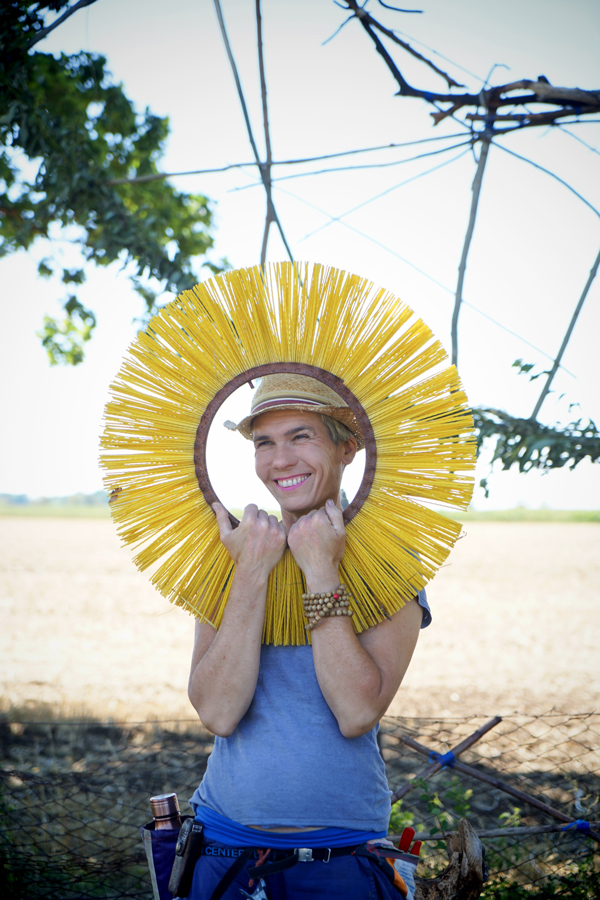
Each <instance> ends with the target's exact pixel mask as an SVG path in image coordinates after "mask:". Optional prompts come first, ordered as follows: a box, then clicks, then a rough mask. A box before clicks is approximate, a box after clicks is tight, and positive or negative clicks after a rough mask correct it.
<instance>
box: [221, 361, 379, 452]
mask: <svg viewBox="0 0 600 900" xmlns="http://www.w3.org/2000/svg"><path fill="white" fill-rule="evenodd" d="M279 409H295V410H303V411H305V412H313V413H319V414H320V415H324V416H330V417H331V418H332V419H337V420H338V421H339V422H342V423H343V424H344V425H346V427H347V428H349V429H350V431H351V432H352V434H353V435H354V437H355V438H356V440H357V443H358V449H359V450H362V448H363V447H364V440H363V436H362V434H361V430H360V427H359V424H358V422H357V421H356V417H355V415H354V413H353V412H352V410H351V409H350V407H349V406H348V404H347V403H346V402H345V401H344V400H342V398H341V397H340V396H339V395H338V394H336V392H335V391H334V390H332V389H331V388H330V387H329V386H328V385H326V384H323V383H322V382H321V381H318V380H317V379H316V378H309V376H308V375H294V374H289V373H287V372H282V373H278V374H276V375H265V376H264V377H263V378H262V379H261V382H260V384H259V386H258V387H257V389H256V390H255V392H254V395H253V397H252V405H251V406H250V415H248V416H246V417H245V418H244V419H242V421H241V422H238V424H237V425H236V424H235V422H231V421H227V422H225V423H224V424H225V427H226V428H229V429H230V430H231V431H239V432H240V434H243V435H244V437H245V438H247V439H248V440H249V441H251V440H252V422H253V421H254V419H256V418H257V416H260V415H262V413H266V412H273V411H274V410H279Z"/></svg>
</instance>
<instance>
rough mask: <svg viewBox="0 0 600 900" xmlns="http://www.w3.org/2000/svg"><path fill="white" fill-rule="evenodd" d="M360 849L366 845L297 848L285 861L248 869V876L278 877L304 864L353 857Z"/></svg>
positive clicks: (280, 860) (276, 861)
mask: <svg viewBox="0 0 600 900" xmlns="http://www.w3.org/2000/svg"><path fill="white" fill-rule="evenodd" d="M359 847H364V844H358V845H356V844H355V845H354V846H352V847H315V848H309V847H296V849H295V850H293V851H292V852H291V853H290V855H289V856H286V857H284V859H278V860H275V861H274V862H270V863H265V864H264V865H262V866H261V865H258V866H252V867H251V868H250V869H248V874H249V875H250V876H251V877H252V878H266V877H267V876H268V875H276V874H277V872H285V871H286V870H287V869H291V868H293V866H296V865H298V863H302V862H305V863H306V862H318V861H320V862H324V863H328V862H329V860H330V859H335V858H336V857H338V856H351V855H352V854H353V853H355V852H356V851H357V850H358V848H359Z"/></svg>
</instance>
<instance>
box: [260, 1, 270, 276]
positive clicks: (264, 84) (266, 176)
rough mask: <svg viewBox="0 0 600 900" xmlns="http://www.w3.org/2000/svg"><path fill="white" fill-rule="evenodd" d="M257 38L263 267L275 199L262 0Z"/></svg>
mask: <svg viewBox="0 0 600 900" xmlns="http://www.w3.org/2000/svg"><path fill="white" fill-rule="evenodd" d="M256 38H257V44H258V70H259V73H260V96H261V100H262V113H263V126H264V130H265V149H266V160H265V165H264V169H263V173H264V176H263V183H264V185H265V191H266V193H267V212H266V216H265V229H264V232H263V240H262V247H261V251H260V264H261V266H262V268H263V269H264V267H265V262H266V259H267V244H268V241H269V229H270V227H271V222H272V221H273V212H274V210H273V200H272V187H271V164H272V162H273V157H272V154H271V137H270V135H269V109H268V106H267V80H266V78H265V61H264V56H263V42H262V16H261V13H260V0H256Z"/></svg>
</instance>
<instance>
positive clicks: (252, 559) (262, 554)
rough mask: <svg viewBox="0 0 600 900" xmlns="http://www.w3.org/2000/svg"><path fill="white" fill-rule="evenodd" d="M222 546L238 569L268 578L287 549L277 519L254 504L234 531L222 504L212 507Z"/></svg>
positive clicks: (285, 537)
mask: <svg viewBox="0 0 600 900" xmlns="http://www.w3.org/2000/svg"><path fill="white" fill-rule="evenodd" d="M213 509H214V511H215V515H216V517H217V524H218V526H219V534H220V535H221V542H222V543H223V544H224V546H225V547H226V548H227V550H228V551H229V555H230V556H231V558H232V560H233V562H234V563H235V566H236V569H238V570H240V571H243V572H245V573H247V574H255V575H259V576H262V577H264V578H268V576H269V574H270V573H271V571H272V570H273V569H274V568H275V566H276V565H277V563H278V562H279V560H280V559H281V557H282V556H283V553H284V551H285V547H286V540H287V536H286V533H285V529H284V527H283V525H282V524H281V522H279V521H278V520H277V517H276V516H269V515H268V514H267V513H266V512H265V511H264V509H258V507H257V506H256V505H255V504H254V503H251V504H250V505H249V506H247V507H246V508H245V510H244V515H243V516H242V521H241V522H240V524H239V525H238V527H237V528H232V527H231V522H230V521H229V513H228V512H227V510H226V509H225V507H224V506H222V505H221V504H220V503H213Z"/></svg>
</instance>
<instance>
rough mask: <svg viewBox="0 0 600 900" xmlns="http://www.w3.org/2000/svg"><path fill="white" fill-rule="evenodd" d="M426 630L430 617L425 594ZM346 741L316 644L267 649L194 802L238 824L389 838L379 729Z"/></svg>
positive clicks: (387, 796)
mask: <svg viewBox="0 0 600 900" xmlns="http://www.w3.org/2000/svg"><path fill="white" fill-rule="evenodd" d="M418 599H419V604H420V605H421V606H422V607H423V626H422V627H425V626H426V625H428V624H429V622H430V620H431V615H430V612H429V607H428V604H427V600H426V598H425V592H424V591H422V592H421V593H420V594H419V598H418ZM378 727H379V726H377V727H375V728H373V729H372V730H371V731H369V732H368V733H367V734H364V735H362V736H361V737H356V738H345V737H344V736H343V735H342V733H341V732H340V729H339V726H338V723H337V721H336V719H335V717H334V715H333V713H332V712H331V710H330V709H329V707H328V706H327V703H326V702H325V698H324V697H323V694H322V693H321V689H320V688H319V683H318V681H317V676H316V673H315V667H314V663H313V655H312V647H310V646H308V645H307V646H305V647H275V646H273V645H272V644H269V645H263V647H262V650H261V657H260V671H259V676H258V683H257V686H256V692H255V694H254V699H253V700H252V703H251V704H250V707H249V709H248V712H247V713H246V715H245V716H244V717H243V719H242V720H241V722H240V723H239V725H238V727H237V728H236V730H235V731H234V732H233V734H232V735H231V736H230V737H227V738H220V737H216V738H215V744H214V749H213V752H212V754H211V755H210V757H209V760H208V766H207V769H206V773H205V775H204V778H203V780H202V783H201V784H200V787H199V788H198V789H197V791H196V792H195V793H194V796H193V797H192V799H191V801H190V802H191V803H192V805H193V806H195V807H208V808H209V809H213V810H214V811H215V812H217V813H219V814H220V815H222V816H225V817H226V818H228V819H232V820H233V821H234V822H238V823H240V824H241V825H258V826H260V827H261V828H277V827H278V826H289V827H294V826H295V827H299V828H308V827H310V826H316V827H324V828H325V827H327V826H337V827H340V828H352V829H356V830H358V831H373V832H380V831H386V830H387V826H388V821H389V816H390V796H391V791H390V790H389V788H388V783H387V778H386V773H385V765H384V763H383V760H382V759H381V756H380V754H379V749H378V747H377V730H378Z"/></svg>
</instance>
